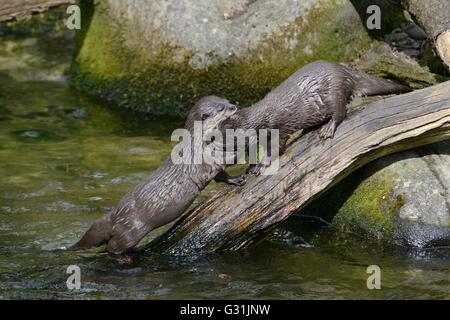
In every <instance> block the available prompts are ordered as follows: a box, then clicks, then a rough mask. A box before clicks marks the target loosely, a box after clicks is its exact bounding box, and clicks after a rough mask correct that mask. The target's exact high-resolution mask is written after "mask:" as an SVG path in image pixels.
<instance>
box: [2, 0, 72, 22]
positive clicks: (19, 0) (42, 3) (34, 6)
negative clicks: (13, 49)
mask: <svg viewBox="0 0 450 320" xmlns="http://www.w3.org/2000/svg"><path fill="white" fill-rule="evenodd" d="M75 2H76V0H2V1H1V3H0V22H4V21H10V20H21V19H24V18H27V17H30V16H31V15H33V14H35V13H40V12H44V11H47V10H49V9H50V8H52V7H56V6H60V5H63V4H74V3H75Z"/></svg>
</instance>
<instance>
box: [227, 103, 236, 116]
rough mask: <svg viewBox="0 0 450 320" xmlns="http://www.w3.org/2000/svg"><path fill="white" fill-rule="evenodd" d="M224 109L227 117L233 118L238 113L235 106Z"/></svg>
mask: <svg viewBox="0 0 450 320" xmlns="http://www.w3.org/2000/svg"><path fill="white" fill-rule="evenodd" d="M224 109H225V113H226V114H227V116H231V115H233V114H234V113H236V111H237V107H236V106H235V105H234V104H227V105H226V106H224Z"/></svg>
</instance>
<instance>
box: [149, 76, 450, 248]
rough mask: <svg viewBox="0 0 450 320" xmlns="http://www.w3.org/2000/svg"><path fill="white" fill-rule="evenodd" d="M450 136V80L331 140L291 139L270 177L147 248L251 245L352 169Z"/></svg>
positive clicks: (224, 196) (386, 107) (388, 103)
mask: <svg viewBox="0 0 450 320" xmlns="http://www.w3.org/2000/svg"><path fill="white" fill-rule="evenodd" d="M446 139H450V82H445V83H441V84H439V85H436V86H433V87H429V88H426V89H422V90H418V91H415V92H412V93H409V94H404V95H399V96H394V97H391V98H388V99H383V100H380V101H377V102H375V103H372V104H370V105H368V106H366V107H365V108H364V109H363V110H361V111H357V112H355V113H353V114H352V115H350V116H349V117H348V118H347V119H346V120H345V121H344V122H343V123H342V124H341V125H340V126H339V127H338V129H337V131H336V135H335V137H334V138H333V139H332V140H327V141H321V140H320V139H319V138H318V134H317V132H311V133H308V134H306V135H305V136H303V137H301V138H300V139H299V140H298V141H296V142H294V143H293V144H292V145H291V146H290V147H289V148H288V150H287V151H286V153H285V154H283V155H282V156H281V158H280V167H279V170H278V171H277V172H276V173H275V174H274V175H272V176H260V177H250V178H249V180H248V182H247V184H246V185H245V186H243V187H230V186H228V187H226V188H224V189H223V190H222V191H219V192H217V193H216V194H214V195H213V196H212V197H211V198H209V199H207V200H206V201H204V202H203V203H201V204H200V205H198V206H197V207H196V208H194V209H192V210H190V211H189V212H188V213H187V214H185V215H184V216H183V217H182V218H181V219H180V220H179V221H177V223H176V224H175V225H174V226H173V227H172V228H171V229H170V230H168V231H167V232H166V233H165V234H163V235H162V236H160V237H159V238H157V239H156V240H155V241H153V242H152V243H150V245H149V246H148V249H152V250H162V251H166V252H168V253H171V254H189V253H193V252H195V253H198V252H212V251H218V250H226V251H234V250H237V249H240V248H244V247H247V246H249V245H251V244H254V243H255V242H257V241H258V240H259V239H261V238H262V237H263V236H264V235H265V234H266V232H267V231H268V230H271V229H272V228H273V227H274V226H276V225H277V224H278V223H280V222H281V221H283V220H285V219H286V218H287V217H289V216H290V215H291V214H293V213H295V212H297V211H299V210H300V209H302V208H304V207H305V206H306V205H307V204H308V203H309V202H311V201H312V200H314V199H317V198H318V197H319V196H320V195H321V194H322V193H323V192H324V191H326V190H328V189H329V188H330V187H332V186H333V185H334V184H336V183H337V182H339V181H340V180H341V179H343V178H344V177H346V176H348V175H349V174H350V173H351V172H353V171H354V170H356V169H358V168H360V167H361V166H363V165H365V164H367V163H369V162H370V161H373V160H375V159H377V158H380V157H382V156H385V155H388V154H391V153H394V152H399V151H402V150H406V149H410V148H414V147H418V146H421V145H424V144H429V143H433V142H437V141H442V140H446Z"/></svg>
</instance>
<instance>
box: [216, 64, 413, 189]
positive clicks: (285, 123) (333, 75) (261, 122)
mask: <svg viewBox="0 0 450 320" xmlns="http://www.w3.org/2000/svg"><path fill="white" fill-rule="evenodd" d="M410 91H412V90H411V89H410V88H409V87H407V86H404V85H400V84H397V83H394V82H392V81H389V80H385V79H380V78H377V77H374V76H371V75H368V74H365V73H361V72H358V71H356V70H353V69H351V68H349V67H347V66H344V65H341V64H337V63H333V62H328V61H316V62H312V63H310V64H307V65H305V66H304V67H303V68H301V69H299V70H298V71H297V72H295V73H294V74H293V75H291V76H290V77H289V78H288V79H287V80H285V81H284V82H283V83H281V84H280V85H279V86H278V87H277V88H275V89H274V90H272V91H271V92H270V93H268V94H267V95H266V97H264V99H262V100H261V101H259V102H257V103H255V104H254V105H253V106H251V107H248V108H242V109H239V110H238V112H236V113H235V114H234V115H233V116H231V117H230V118H229V119H227V120H226V121H224V122H223V124H222V126H223V128H222V130H225V129H227V128H231V129H237V128H242V129H244V130H245V129H256V130H258V129H278V130H279V138H280V141H279V147H280V154H282V153H283V151H284V149H285V147H286V142H287V140H288V138H289V135H291V134H293V133H294V132H297V131H298V130H300V129H308V128H314V127H316V126H318V125H321V124H323V123H325V122H327V121H328V122H327V123H326V124H325V125H324V126H323V127H322V128H321V130H320V137H321V138H322V139H328V138H332V137H333V136H334V133H335V131H336V128H337V127H338V126H339V124H340V123H341V122H342V121H343V120H344V118H345V116H346V105H347V104H348V103H349V102H350V101H351V100H352V98H353V97H355V96H374V95H385V94H394V93H405V92H410ZM265 153H266V155H265V157H267V153H270V150H266V152H265ZM262 168H263V165H258V166H255V165H251V166H250V167H249V169H248V171H247V172H250V173H253V174H256V175H258V174H259V173H260V170H261V169H262ZM217 179H218V180H220V181H225V182H226V181H228V180H229V179H236V177H231V176H229V175H228V174H227V173H226V172H221V173H220V174H219V176H218V177H217Z"/></svg>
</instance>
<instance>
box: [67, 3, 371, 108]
mask: <svg viewBox="0 0 450 320" xmlns="http://www.w3.org/2000/svg"><path fill="white" fill-rule="evenodd" d="M81 4H82V6H83V7H82V13H83V19H82V20H83V25H82V29H81V31H80V32H79V34H78V36H77V45H78V51H77V54H76V57H75V59H74V61H73V64H72V67H71V69H70V75H71V83H72V84H73V86H74V87H76V88H78V89H80V90H82V91H84V92H85V93H87V94H89V95H92V96H94V97H100V98H101V99H103V100H106V101H108V102H110V103H111V104H114V105H118V106H121V107H126V108H130V109H134V110H140V111H145V112H147V113H149V114H151V115H156V116H160V115H172V116H184V115H185V113H186V110H188V108H189V107H190V106H191V105H192V104H193V103H194V102H195V101H196V100H198V99H199V98H200V97H201V96H204V95H209V94H216V95H220V96H224V97H227V98H228V99H230V100H231V101H233V102H236V103H239V104H241V105H249V104H251V103H253V102H255V101H257V100H259V99H261V98H262V97H263V96H264V95H265V94H266V93H267V92H269V91H270V90H271V89H272V88H273V87H275V86H276V85H278V84H279V83H280V82H282V81H283V80H284V79H286V78H287V77H288V76H289V75H290V74H292V73H293V72H294V71H295V70H296V69H298V68H299V67H300V66H302V65H304V64H305V63H308V62H311V61H313V60H317V59H326V60H332V61H339V62H350V61H352V60H354V59H355V58H357V57H358V56H359V55H360V53H361V52H363V51H364V50H365V48H367V47H368V46H369V45H370V43H371V42H372V40H371V39H370V38H369V36H368V35H367V32H366V30H365V29H364V27H363V25H362V24H361V22H360V20H359V17H358V14H357V13H356V11H355V9H354V8H353V6H352V5H351V4H350V3H349V2H348V1H341V0H308V1H302V2H301V3H300V2H299V1H294V0H281V1H279V2H277V6H273V4H272V3H268V2H265V1H219V0H214V1H212V0H199V1H195V2H194V3H193V2H192V1H187V0H181V1H178V0H177V1H175V0H171V1H155V0H152V1H150V0H145V1H143V0H139V1H137V0H132V1H126V2H122V1H120V2H118V1H105V2H103V1H102V2H95V3H93V2H92V1H87V0H85V1H81Z"/></svg>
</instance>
